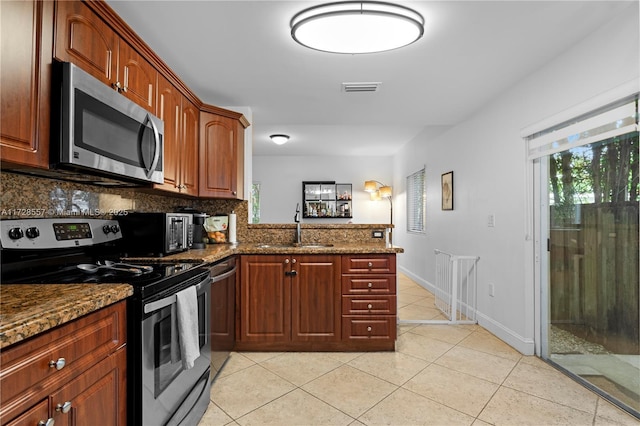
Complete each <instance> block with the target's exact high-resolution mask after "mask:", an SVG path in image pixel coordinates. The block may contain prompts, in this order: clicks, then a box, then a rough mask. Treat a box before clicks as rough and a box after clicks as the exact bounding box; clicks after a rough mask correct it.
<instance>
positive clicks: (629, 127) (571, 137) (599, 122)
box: [526, 95, 639, 160]
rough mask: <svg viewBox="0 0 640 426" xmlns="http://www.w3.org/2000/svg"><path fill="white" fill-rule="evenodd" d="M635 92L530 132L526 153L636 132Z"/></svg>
mask: <svg viewBox="0 0 640 426" xmlns="http://www.w3.org/2000/svg"><path fill="white" fill-rule="evenodd" d="M638 129H639V126H638V95H635V96H633V97H632V98H631V99H629V98H627V99H626V100H624V101H621V102H618V103H615V104H612V105H610V106H608V107H605V108H602V109H600V110H597V111H593V112H592V113H590V114H586V115H584V116H582V117H578V118H576V119H575V120H572V121H571V122H566V123H562V124H559V125H557V126H555V127H553V128H550V129H547V130H544V131H542V132H539V133H536V134H533V135H530V136H528V137H527V138H526V141H527V157H528V159H530V160H533V159H536V158H540V157H544V156H546V155H551V154H555V153H557V152H561V151H566V150H568V149H571V148H575V147H578V146H583V145H588V144H590V143H594V142H598V141H601V140H604V139H609V138H613V137H616V136H620V135H623V134H625V133H630V132H637V131H638Z"/></svg>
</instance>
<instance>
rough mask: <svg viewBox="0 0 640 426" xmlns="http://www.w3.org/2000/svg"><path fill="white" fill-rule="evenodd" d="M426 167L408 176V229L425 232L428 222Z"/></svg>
mask: <svg viewBox="0 0 640 426" xmlns="http://www.w3.org/2000/svg"><path fill="white" fill-rule="evenodd" d="M426 199H427V197H426V186H425V168H424V167H423V168H422V169H421V170H419V171H417V172H415V173H413V174H412V175H409V176H407V231H408V232H418V233H424V232H425V228H426V226H425V223H426V210H427V209H426Z"/></svg>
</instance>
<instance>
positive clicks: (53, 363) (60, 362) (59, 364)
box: [49, 358, 67, 370]
mask: <svg viewBox="0 0 640 426" xmlns="http://www.w3.org/2000/svg"><path fill="white" fill-rule="evenodd" d="M65 365H67V361H66V360H65V359H64V358H58V360H57V361H54V360H51V361H49V367H51V368H55V369H56V370H62V369H63V368H64V366H65Z"/></svg>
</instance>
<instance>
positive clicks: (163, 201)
mask: <svg viewBox="0 0 640 426" xmlns="http://www.w3.org/2000/svg"><path fill="white" fill-rule="evenodd" d="M0 194H1V196H0V218H3V219H8V218H19V217H68V216H87V217H99V218H105V217H111V216H113V215H115V214H118V213H121V212H124V211H131V210H136V211H147V212H149V211H163V212H173V211H175V210H176V209H178V208H180V207H191V208H194V209H197V210H199V211H202V212H205V213H208V214H211V215H213V214H229V213H231V211H235V212H236V214H237V217H238V231H239V232H240V228H241V227H242V228H246V224H247V210H248V205H247V204H248V203H247V202H246V201H238V200H210V199H195V198H183V197H177V196H174V195H172V194H170V193H167V194H163V193H161V192H160V191H155V192H151V190H149V189H140V188H104V187H101V186H95V185H84V184H79V183H75V182H67V181H62V180H55V179H48V178H40V177H34V176H29V175H23V174H19V173H11V172H4V171H3V172H2V173H1V174H0Z"/></svg>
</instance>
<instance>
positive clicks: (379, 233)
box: [371, 231, 384, 238]
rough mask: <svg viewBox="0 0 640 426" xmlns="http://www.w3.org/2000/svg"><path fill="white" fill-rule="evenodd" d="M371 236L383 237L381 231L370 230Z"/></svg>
mask: <svg viewBox="0 0 640 426" xmlns="http://www.w3.org/2000/svg"><path fill="white" fill-rule="evenodd" d="M371 238H384V232H383V231H371Z"/></svg>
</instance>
